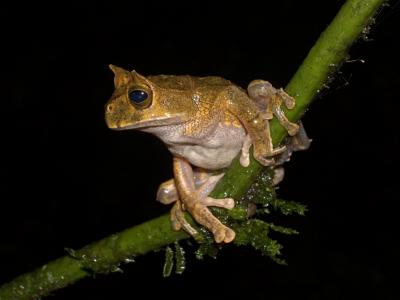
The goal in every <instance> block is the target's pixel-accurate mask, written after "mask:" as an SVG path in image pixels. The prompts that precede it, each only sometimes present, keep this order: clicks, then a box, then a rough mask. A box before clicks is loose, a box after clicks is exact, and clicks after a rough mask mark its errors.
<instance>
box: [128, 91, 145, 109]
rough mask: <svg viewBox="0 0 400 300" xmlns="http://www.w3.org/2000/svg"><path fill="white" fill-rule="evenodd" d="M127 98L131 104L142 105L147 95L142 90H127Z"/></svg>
mask: <svg viewBox="0 0 400 300" xmlns="http://www.w3.org/2000/svg"><path fill="white" fill-rule="evenodd" d="M128 95H129V100H131V102H132V104H133V105H135V106H136V105H139V106H142V105H143V104H144V103H145V102H146V100H147V98H149V95H148V94H147V93H146V92H145V91H142V90H133V91H130V92H129V94H128Z"/></svg>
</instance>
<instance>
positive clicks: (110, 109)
mask: <svg viewBox="0 0 400 300" xmlns="http://www.w3.org/2000/svg"><path fill="white" fill-rule="evenodd" d="M113 108H114V107H113V105H112V104H108V105H107V112H112V110H113Z"/></svg>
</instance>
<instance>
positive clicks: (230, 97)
mask: <svg viewBox="0 0 400 300" xmlns="http://www.w3.org/2000/svg"><path fill="white" fill-rule="evenodd" d="M218 100H219V101H218V102H217V103H219V105H221V106H222V109H226V110H228V111H229V112H230V113H231V114H233V115H234V116H236V117H237V118H238V119H239V120H240V122H241V123H242V124H243V126H244V127H245V129H246V131H247V134H248V136H247V137H246V139H245V141H244V144H243V148H242V151H243V157H242V159H241V164H242V165H243V166H247V165H248V164H249V160H248V150H249V148H250V146H251V144H253V146H254V149H253V153H254V158H255V159H256V160H258V161H259V162H260V163H261V164H263V165H264V166H270V165H273V164H274V162H275V161H274V158H273V156H275V155H277V154H280V153H282V152H283V151H284V150H285V147H278V148H273V145H272V139H271V133H270V129H269V121H268V118H266V112H265V111H262V110H261V109H260V108H259V107H258V106H257V105H256V103H255V102H254V101H252V100H251V99H250V98H249V97H248V96H247V94H246V93H245V92H244V91H242V90H241V89H239V88H237V87H229V89H228V90H227V93H225V94H222V95H220V98H219V99H218ZM271 116H272V114H271Z"/></svg>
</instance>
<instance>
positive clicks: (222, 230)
mask: <svg viewBox="0 0 400 300" xmlns="http://www.w3.org/2000/svg"><path fill="white" fill-rule="evenodd" d="M174 175H175V185H176V189H177V191H178V194H179V201H177V202H176V203H181V205H176V207H177V209H178V210H180V211H183V210H187V211H188V212H189V213H190V214H191V215H192V217H193V218H194V219H195V220H196V221H197V222H198V223H199V224H201V225H203V226H204V227H206V228H207V229H208V230H210V231H211V232H212V233H213V234H214V239H215V241H216V242H217V243H220V242H225V243H229V242H231V241H232V240H233V239H234V238H235V232H234V231H233V230H232V229H230V228H229V227H227V226H225V225H224V224H222V223H221V221H220V220H218V219H217V218H216V217H215V216H214V215H213V214H212V213H211V211H210V210H209V209H208V206H220V207H224V208H227V209H231V208H233V207H234V205H235V202H234V200H233V199H232V198H225V199H214V198H211V197H208V196H205V194H206V193H208V192H209V189H208V188H206V189H201V188H200V189H198V190H197V189H196V187H195V184H194V174H193V170H192V167H191V165H190V164H189V163H188V162H187V161H186V160H185V159H183V158H178V157H174ZM175 211H176V210H175ZM179 213H180V212H179ZM175 214H176V213H175ZM171 217H172V218H173V216H171ZM173 221H174V220H173ZM177 222H179V225H178V226H177V227H181V228H183V229H185V230H186V231H187V232H188V233H189V234H191V235H193V236H195V235H196V234H197V232H196V233H194V232H193V230H194V229H193V228H192V227H191V226H190V224H189V223H188V222H187V221H186V220H185V219H184V218H183V219H179V220H177ZM188 226H190V227H188ZM194 231H195V230H194Z"/></svg>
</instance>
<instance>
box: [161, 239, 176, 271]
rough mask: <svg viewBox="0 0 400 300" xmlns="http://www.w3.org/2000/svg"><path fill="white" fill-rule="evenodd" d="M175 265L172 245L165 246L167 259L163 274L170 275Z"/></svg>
mask: <svg viewBox="0 0 400 300" xmlns="http://www.w3.org/2000/svg"><path fill="white" fill-rule="evenodd" d="M173 267H174V251H173V250H172V249H171V247H170V246H167V247H165V261H164V268H163V276H164V277H169V276H170V275H171V272H172V269H173Z"/></svg>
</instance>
